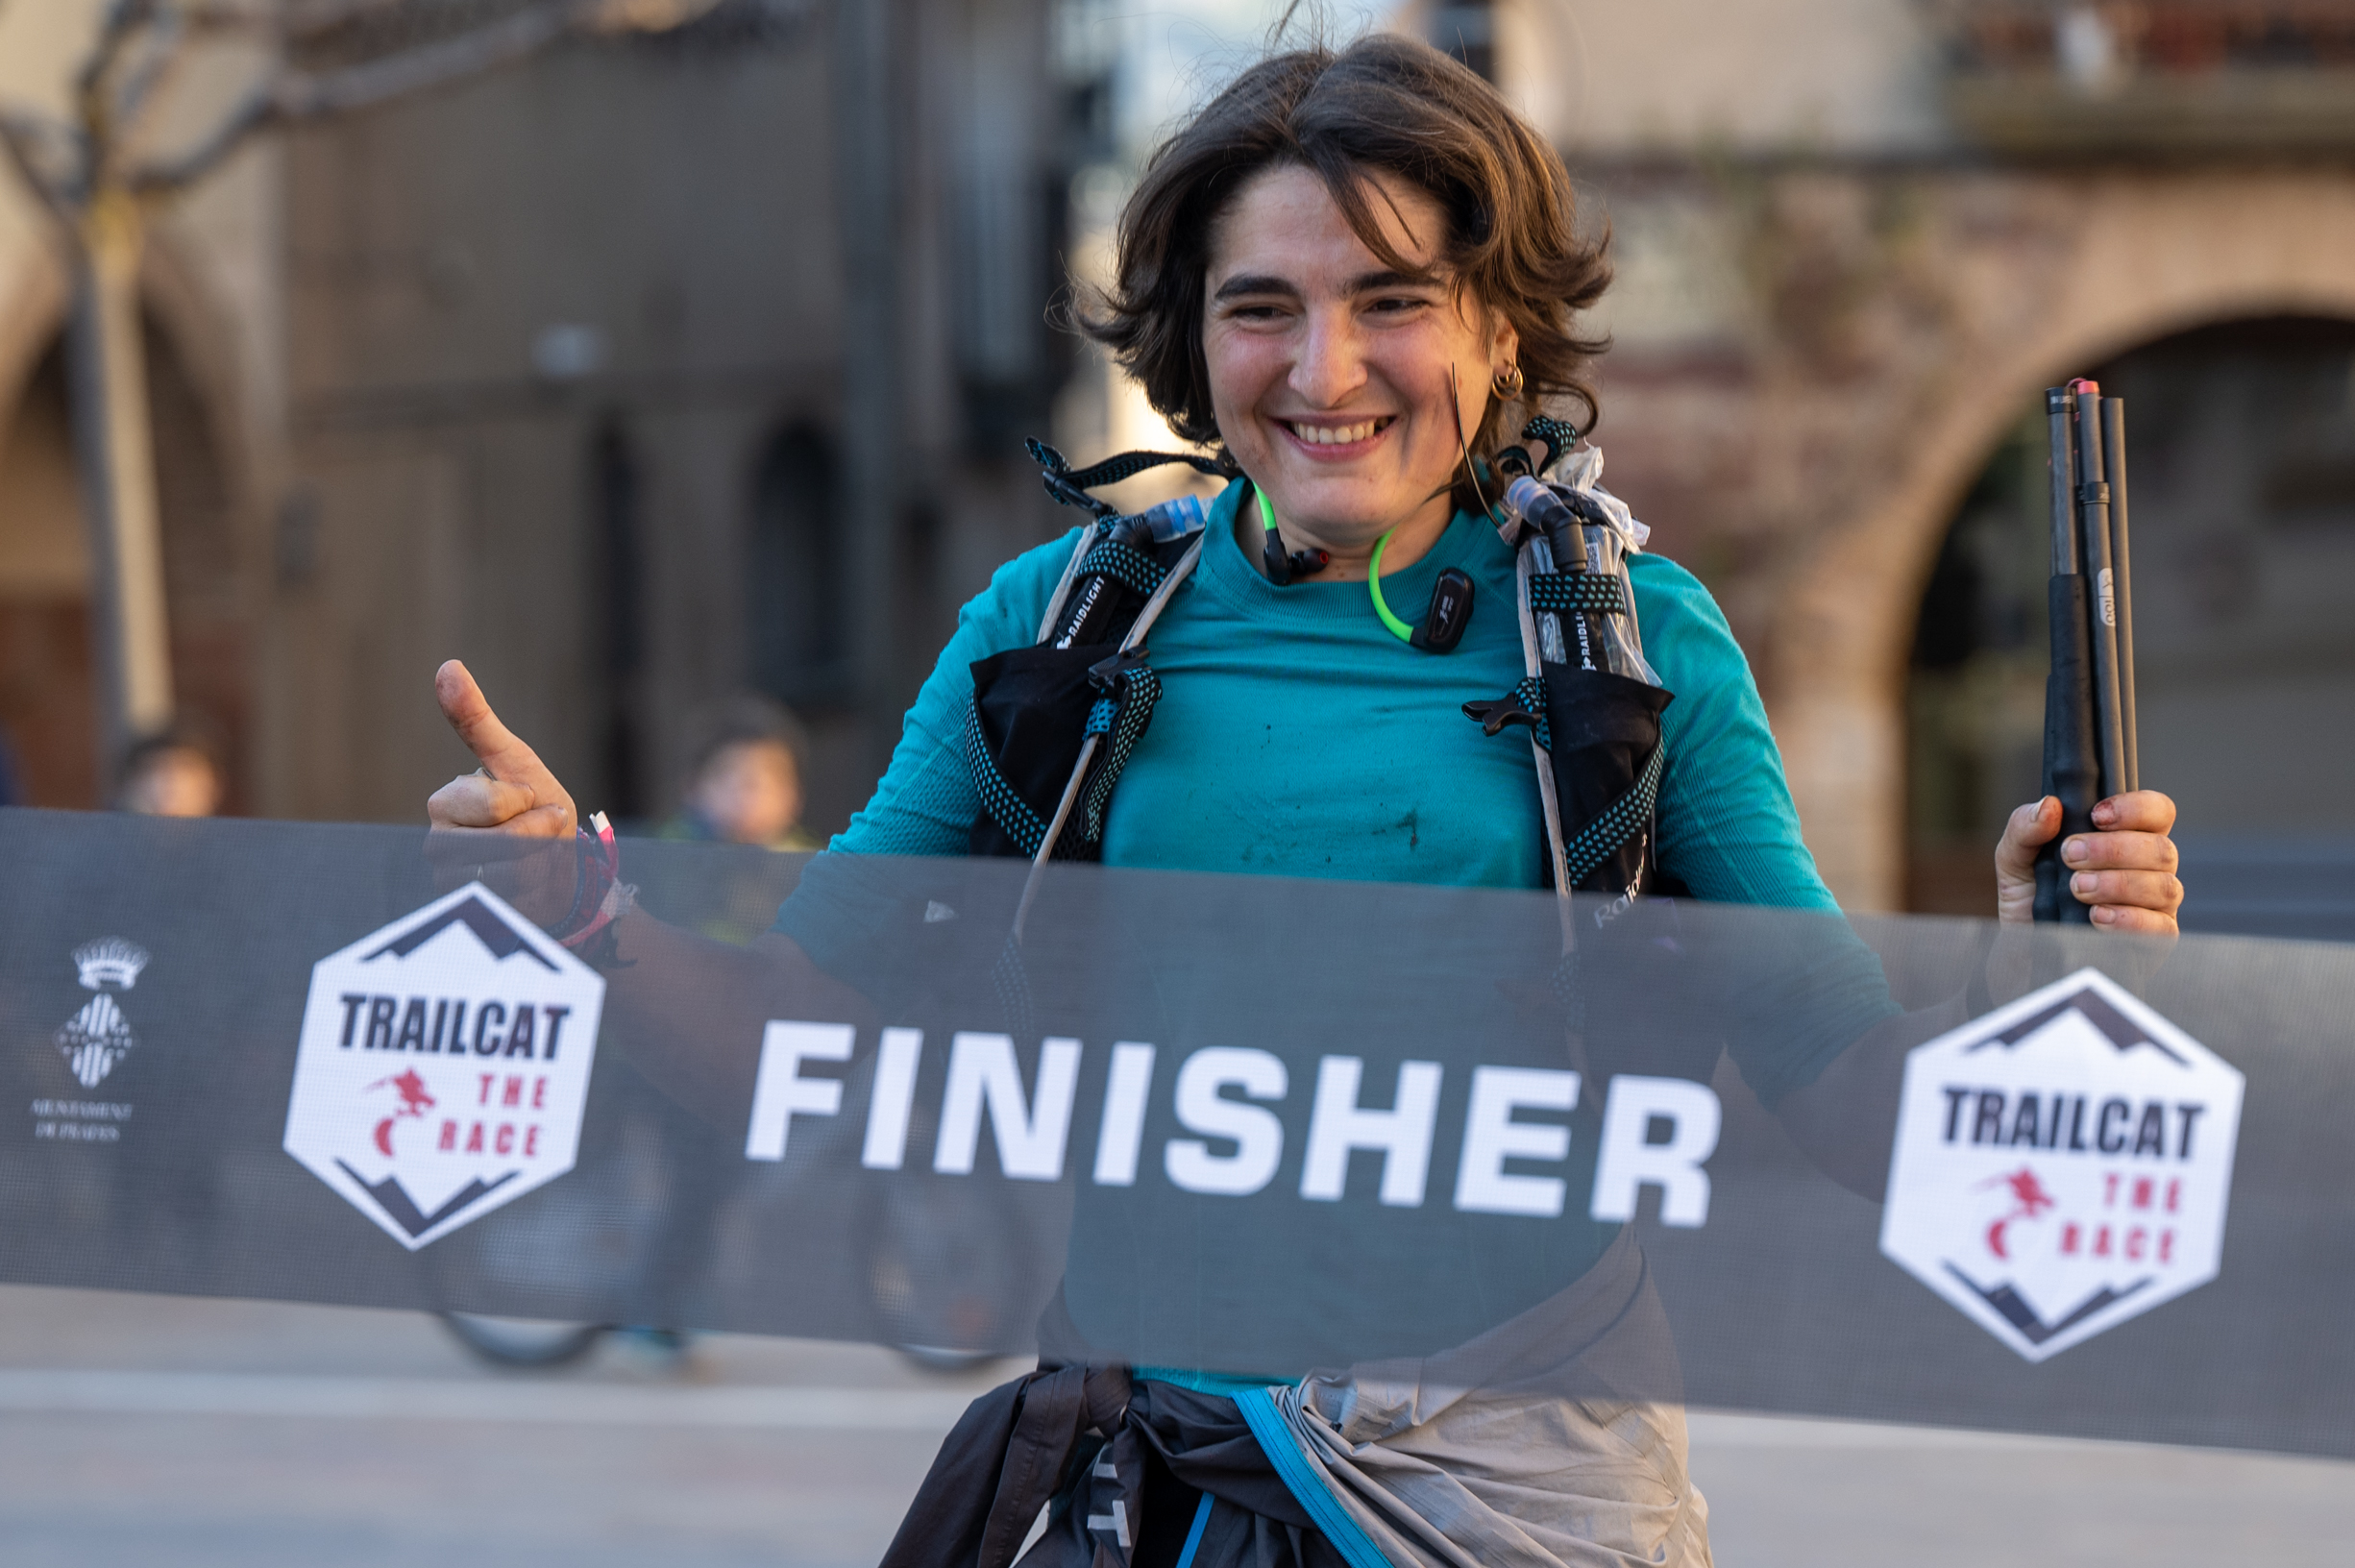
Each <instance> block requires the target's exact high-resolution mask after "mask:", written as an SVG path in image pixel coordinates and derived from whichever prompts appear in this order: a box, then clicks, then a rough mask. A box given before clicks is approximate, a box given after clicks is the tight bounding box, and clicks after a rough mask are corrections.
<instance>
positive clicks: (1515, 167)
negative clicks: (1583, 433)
mask: <svg viewBox="0 0 2355 1568" xmlns="http://www.w3.org/2000/svg"><path fill="white" fill-rule="evenodd" d="M1605 245H1606V240H1605V239H1604V238H1602V237H1596V238H1591V239H1590V238H1587V237H1584V236H1582V235H1581V234H1580V233H1579V231H1578V223H1577V208H1576V201H1575V198H1574V196H1573V195H1572V192H1571V187H1570V180H1569V176H1568V174H1567V172H1566V171H1565V170H1564V169H1563V168H1562V165H1561V160H1560V159H1558V158H1557V157H1556V156H1555V154H1554V151H1553V149H1552V148H1550V147H1548V146H1547V145H1546V144H1545V142H1544V140H1543V139H1542V138H1541V137H1539V136H1538V135H1537V134H1536V133H1535V132H1534V131H1533V129H1532V128H1531V127H1530V126H1529V125H1528V124H1527V123H1526V122H1524V121H1523V120H1522V119H1521V118H1520V117H1519V116H1518V115H1516V114H1514V113H1513V112H1512V111H1511V110H1509V109H1508V108H1507V107H1506V106H1505V104H1504V102H1503V101H1502V100H1501V99H1499V98H1498V97H1497V95H1496V92H1495V90H1494V89H1493V88H1492V87H1490V86H1488V84H1486V83H1485V82H1483V81H1482V80H1481V79H1480V78H1479V77H1477V76H1475V75H1474V74H1473V73H1472V72H1471V71H1469V70H1466V69H1463V68H1462V67H1460V66H1458V65H1456V64H1455V62H1453V61H1448V60H1447V59H1446V58H1445V57H1444V56H1441V55H1439V54H1437V53H1436V52H1435V51H1433V50H1430V49H1426V48H1423V47H1421V46H1419V45H1416V44H1413V43H1411V42H1410V41H1408V40H1405V39H1402V38H1396V37H1369V38H1364V39H1361V40H1360V41H1359V42H1358V43H1356V44H1353V45H1351V46H1350V47H1349V48H1347V49H1345V50H1342V51H1340V52H1339V53H1338V54H1333V55H1327V54H1324V53H1322V52H1319V51H1302V52H1297V53H1293V54H1288V55H1282V56H1278V57H1276V58H1274V59H1271V60H1269V61H1264V62H1263V63H1262V64H1260V65H1258V66H1256V67H1254V68H1253V69H1251V70H1248V71H1246V72H1244V73H1243V75H1242V76H1241V77H1239V79H1238V80H1237V81H1236V82H1235V83H1234V84H1233V85H1232V86H1229V87H1228V88H1227V89H1226V90H1225V91H1224V92H1222V93H1220V94H1219V95H1218V96H1217V98H1216V99H1214V101H1213V102H1212V103H1211V104H1210V105H1209V106H1208V107H1207V108H1205V109H1204V110H1202V111H1201V113H1199V114H1198V115H1196V116H1195V117H1194V119H1193V120H1192V121H1191V122H1190V124H1188V125H1187V126H1186V127H1185V128H1184V129H1182V130H1181V131H1179V132H1178V133H1177V135H1174V136H1172V137H1171V138H1170V139H1169V140H1168V141H1167V142H1166V143H1165V144H1164V145H1163V147H1162V148H1161V149H1160V151H1159V152H1157V153H1156V154H1155V155H1154V157H1153V159H1152V160H1151V161H1150V163H1149V164H1148V165H1147V166H1146V169H1145V173H1144V177H1143V179H1142V180H1141V182H1140V183H1139V184H1138V187H1137V191H1136V193H1135V195H1134V196H1133V197H1132V198H1131V199H1130V201H1129V205H1128V208H1127V210H1126V212H1125V213H1124V214H1123V216H1122V218H1121V223H1120V259H1119V267H1118V272H1117V276H1116V281H1115V282H1114V285H1113V287H1112V288H1111V290H1110V291H1109V292H1108V293H1107V294H1106V296H1105V297H1104V298H1103V299H1102V300H1101V301H1100V302H1099V305H1098V308H1097V310H1096V311H1095V312H1094V313H1093V314H1092V315H1091V316H1089V317H1087V318H1086V319H1085V320H1084V322H1083V325H1084V326H1085V328H1086V330H1087V331H1089V332H1090V333H1091V334H1092V336H1094V337H1095V338H1097V339H1098V340H1099V341H1101V342H1102V343H1103V344H1104V345H1105V346H1106V347H1108V348H1110V349H1111V350H1112V351H1113V352H1114V354H1115V355H1117V356H1118V358H1119V360H1120V362H1121V364H1122V365H1123V366H1124V367H1125V368H1127V369H1128V370H1129V371H1130V372H1131V373H1132V374H1134V375H1135V376H1136V377H1137V378H1138V380H1140V381H1141V382H1142V383H1143V386H1144V390H1145V395H1146V397H1147V399H1148V400H1150V402H1151V403H1152V404H1153V406H1154V408H1155V409H1157V410H1158V411H1159V412H1161V413H1162V414H1163V415H1164V416H1165V417H1166V418H1167V419H1168V421H1169V424H1170V427H1171V429H1174V430H1176V431H1177V433H1178V434H1180V435H1182V436H1184V437H1186V438H1187V439H1189V440H1192V441H1198V442H1204V443H1214V444H1217V445H1220V446H1222V447H1223V448H1224V449H1225V451H1226V453H1228V455H1229V456H1230V457H1232V458H1233V459H1234V460H1235V461H1236V463H1237V464H1238V465H1239V467H1240V468H1241V470H1242V471H1243V472H1244V473H1246V474H1249V475H1250V476H1251V478H1252V479H1253V481H1254V482H1255V483H1256V484H1257V485H1258V486H1259V488H1260V490H1261V493H1262V494H1263V495H1264V496H1265V497H1266V498H1267V500H1268V501H1269V502H1271V503H1272V507H1273V511H1274V515H1275V520H1276V522H1275V527H1277V529H1278V531H1279V532H1281V533H1282V534H1283V535H1284V536H1285V538H1286V541H1287V543H1295V542H1298V543H1307V544H1310V545H1312V547H1315V548H1321V549H1323V550H1325V551H1328V552H1330V553H1331V555H1332V557H1333V565H1332V567H1331V568H1330V570H1331V572H1332V573H1333V579H1334V580H1354V579H1356V578H1360V577H1362V576H1365V575H1366V568H1367V565H1368V563H1369V561H1370V557H1371V555H1372V551H1373V546H1374V543H1375V541H1376V540H1378V539H1380V538H1382V537H1383V536H1384V535H1385V534H1386V533H1388V532H1389V531H1390V530H1392V529H1397V530H1399V531H1398V537H1397V538H1396V539H1395V540H1394V541H1393V542H1392V543H1391V546H1390V548H1389V549H1388V550H1387V551H1386V552H1385V553H1386V562H1387V564H1388V565H1390V566H1391V568H1392V569H1393V570H1396V569H1400V568H1404V567H1407V566H1411V565H1412V564H1413V563H1414V562H1415V561H1416V560H1418V559H1420V558H1421V556H1422V555H1423V553H1424V552H1425V551H1427V550H1428V549H1429V548H1430V547H1431V545H1432V544H1433V542H1434V541H1435V539H1436V538H1437V536H1438V534H1439V533H1440V532H1442V531H1444V529H1445V528H1446V526H1447V523H1448V519H1449V518H1450V517H1451V516H1452V515H1453V514H1454V513H1455V512H1456V511H1459V510H1462V511H1468V512H1472V513H1474V514H1480V513H1483V512H1485V511H1486V510H1487V507H1488V503H1489V502H1493V501H1494V499H1495V496H1494V494H1493V487H1491V491H1490V493H1488V494H1487V495H1485V496H1484V495H1483V493H1482V491H1481V487H1480V481H1479V479H1478V478H1477V475H1476V472H1475V470H1474V468H1473V466H1472V465H1471V464H1470V463H1469V462H1468V461H1466V459H1467V457H1468V455H1469V454H1470V453H1488V452H1492V451H1494V450H1495V448H1496V446H1497V444H1498V442H1499V441H1500V439H1502V438H1503V436H1504V435H1505V433H1506V424H1505V422H1506V419H1507V417H1508V415H1509V414H1510V413H1511V412H1512V411H1513V410H1514V409H1515V408H1519V409H1521V410H1522V411H1523V413H1524V415H1525V416H1526V414H1527V413H1533V412H1536V411H1537V410H1538V409H1539V407H1540V406H1542V405H1552V406H1555V407H1558V408H1561V409H1562V410H1563V411H1570V412H1574V413H1575V414H1576V415H1577V416H1578V423H1579V424H1580V425H1581V426H1582V427H1583V426H1590V425H1592V424H1593V422H1594V413H1595V403H1594V396H1593V393H1592V391H1591V390H1590V389H1589V388H1588V386H1587V385H1586V383H1585V380H1584V379H1583V376H1582V371H1583V368H1584V366H1585V365H1586V363H1587V361H1588V360H1589V359H1591V358H1592V357H1593V356H1594V355H1598V354H1600V353H1601V352H1602V350H1603V347H1604V345H1603V344H1602V343H1601V342H1600V341H1598V340H1593V339H1587V338H1582V337H1580V336H1579V335H1578V333H1577V330H1576V323H1577V316H1578V312H1579V311H1581V310H1583V309H1585V308H1586V307H1588V306H1592V305H1593V304H1594V303H1595V301H1596V300H1598V299H1600V298H1601V297H1602V294H1603V290H1604V288H1605V287H1606V286H1607V284H1608V283H1609V282H1610V267H1609V265H1608V263H1607V260H1606V259H1605ZM1451 502H1452V504H1451Z"/></svg>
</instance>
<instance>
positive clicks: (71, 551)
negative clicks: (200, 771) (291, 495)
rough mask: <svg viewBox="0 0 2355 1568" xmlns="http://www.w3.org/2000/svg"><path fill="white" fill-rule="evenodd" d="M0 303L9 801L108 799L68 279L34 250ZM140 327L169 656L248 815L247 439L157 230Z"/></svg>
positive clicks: (229, 364) (252, 478) (0, 715)
mask: <svg viewBox="0 0 2355 1568" xmlns="http://www.w3.org/2000/svg"><path fill="white" fill-rule="evenodd" d="M16 282H17V286H16V288H15V289H14V290H13V296H14V297H13V299H12V301H11V302H9V307H8V308H7V309H6V310H5V311H0V490H5V494H0V727H4V728H5V729H7V730H8V731H10V732H12V740H13V743H14V749H15V751H16V752H17V756H16V758H15V762H16V772H17V774H18V778H17V781H16V784H17V793H18V796H19V800H18V803H25V804H35V805H43V806H57V807H79V808H87V807H91V806H96V805H99V804H102V803H103V802H104V800H105V799H106V797H107V796H108V795H109V793H110V780H109V779H106V778H104V777H102V776H100V769H99V764H98V758H97V742H96V731H95V727H94V695H93V693H92V690H91V685H90V683H91V678H92V675H91V658H90V648H89V636H90V632H89V621H88V598H89V583H88V574H89V562H88V547H87V540H86V531H85V530H86V524H85V522H84V519H83V517H82V513H81V487H80V481H79V478H78V476H77V474H76V473H75V465H74V456H73V451H72V434H71V426H70V420H69V414H68V407H67V387H66V382H65V366H64V360H63V343H62V333H63V315H64V308H65V303H66V301H65V285H64V279H63V277H62V274H61V269H59V268H58V267H57V265H56V264H55V262H54V260H52V259H50V258H48V257H46V256H44V257H42V258H41V260H40V263H39V264H38V265H36V266H35V267H33V268H32V269H31V270H30V271H28V272H23V273H20V275H19V277H18V279H17V280H16ZM144 292H145V294H146V301H145V303H146V311H145V315H146V320H145V335H146V342H147V355H148V381H149V401H150V406H151V410H152V417H153V420H154V442H155V452H156V463H157V480H158V491H159V505H160V509H161V512H162V519H163V534H164V550H165V579H166V593H167V599H168V604H169V613H170V624H171V629H172V662H173V667H174V676H175V684H176V686H177V688H178V695H179V698H180V706H181V709H182V711H183V713H184V715H185V716H186V717H187V719H188V720H189V722H190V728H191V730H192V732H193V733H195V734H197V735H198V736H200V737H202V738H203V739H205V740H206V741H207V743H208V744H209V745H210V746H211V747H213V748H214V749H216V750H217V751H218V752H219V753H220V755H221V760H222V762H223V764H224V773H225V783H226V786H227V789H226V794H225V798H224V802H223V804H224V809H226V810H231V811H238V810H243V809H247V807H248V804H249V802H250V800H251V794H250V791H249V788H248V782H249V772H250V770H249V756H250V752H251V750H252V732H253V729H254V714H253V697H252V689H253V680H252V667H251V660H252V651H253V649H252V643H253V636H254V631H255V625H256V617H255V615H254V610H255V608H256V606H255V604H254V594H253V592H252V589H253V576H254V574H253V572H252V567H253V565H254V560H255V556H256V553H257V551H256V550H255V541H254V540H253V538H252V536H251V535H252V529H251V527H250V526H249V525H250V520H251V519H252V517H253V516H254V515H255V513H256V511H257V507H256V506H255V504H254V498H255V495H256V493H257V489H258V474H257V464H256V462H255V460H254V453H255V451H256V443H255V442H254V441H253V440H252V439H251V430H250V426H251V420H250V418H249V417H248V415H247V413H246V411H245V409H244V407H243V404H242V399H241V397H240V395H239V391H240V389H239V380H240V378H239V377H238V375H237V373H236V360H235V355H234V353H233V338H232V336H231V334H229V333H227V332H225V331H221V330H220V328H219V325H218V319H217V312H215V311H213V310H211V309H209V308H208V306H206V304H205V302H204V298H203V291H202V290H201V289H200V288H199V287H198V286H197V283H196V281H195V274H194V270H193V269H192V268H191V267H190V266H189V265H188V263H187V261H186V260H185V258H184V257H182V256H180V255H179V254H178V251H177V249H176V248H175V247H174V246H173V245H171V244H170V243H169V242H168V240H167V241H165V242H163V243H161V244H159V246H158V247H157V248H156V250H155V251H154V252H153V253H152V254H151V265H150V268H149V276H148V278H147V280H146V286H145V289H144Z"/></svg>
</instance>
